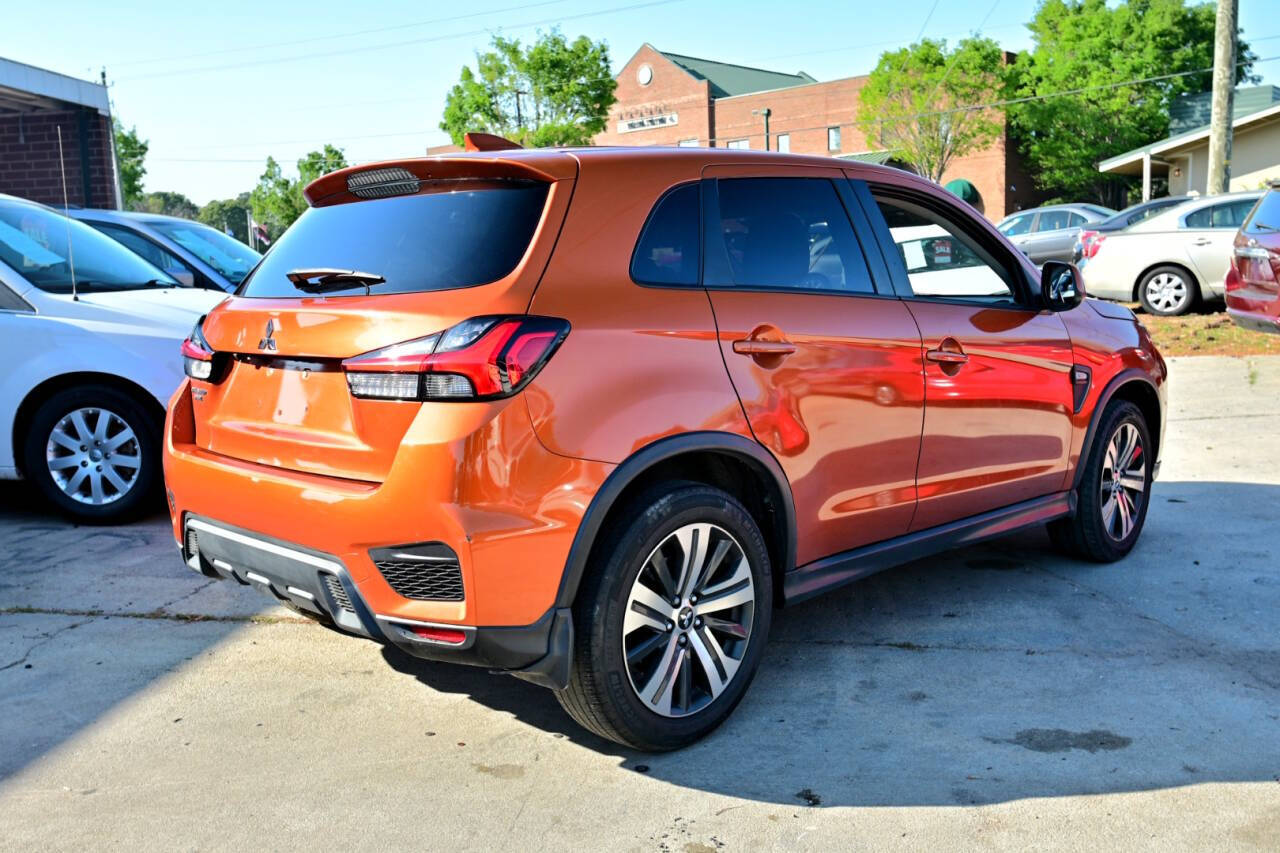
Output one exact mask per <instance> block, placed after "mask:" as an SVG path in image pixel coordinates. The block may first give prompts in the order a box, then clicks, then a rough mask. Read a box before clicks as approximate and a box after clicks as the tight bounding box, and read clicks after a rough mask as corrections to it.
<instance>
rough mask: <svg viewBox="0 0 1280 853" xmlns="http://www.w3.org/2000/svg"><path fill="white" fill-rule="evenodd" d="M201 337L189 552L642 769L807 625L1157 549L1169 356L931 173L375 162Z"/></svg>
mask: <svg viewBox="0 0 1280 853" xmlns="http://www.w3.org/2000/svg"><path fill="white" fill-rule="evenodd" d="M306 194H307V198H308V200H309V202H310V204H311V208H312V209H310V210H308V211H307V212H306V213H305V214H304V215H303V216H302V217H301V218H300V219H299V220H298V222H297V223H296V224H295V225H293V227H291V228H290V229H289V230H288V232H286V233H285V235H284V236H283V237H282V238H281V239H280V241H279V242H278V244H277V245H276V246H275V247H274V248H272V249H271V251H270V252H269V253H268V254H267V255H266V257H265V258H264V259H263V260H262V262H261V263H260V265H259V266H258V267H257V268H256V269H255V270H254V271H253V272H252V274H251V275H250V276H249V277H248V278H247V279H246V281H245V282H244V283H243V285H241V287H240V288H239V289H238V290H237V291H236V293H235V294H234V295H233V296H231V297H229V298H228V299H227V300H226V301H225V302H223V303H222V304H221V305H219V306H218V307H217V308H216V309H214V310H213V311H211V312H210V313H209V315H208V316H207V317H204V318H202V320H201V322H200V323H198V324H197V325H196V328H195V329H194V330H193V331H192V334H191V337H190V338H189V339H188V340H187V341H186V342H185V343H184V344H183V355H184V359H185V365H186V373H187V377H188V378H187V380H186V381H185V382H184V384H183V385H182V387H181V388H180V389H179V390H178V392H177V394H176V395H175V396H174V398H173V400H172V402H171V404H170V407H169V416H168V422H167V425H166V434H165V436H166V452H165V473H166V479H167V484H168V498H169V505H170V509H171V512H172V518H173V529H174V534H175V536H176V538H177V540H178V542H179V545H180V547H181V548H182V552H183V555H184V557H185V559H186V561H187V563H188V565H190V566H191V568H193V569H195V570H197V571H199V572H203V573H204V574H206V575H208V576H210V577H225V578H234V579H235V580H237V581H239V582H241V583H244V584H249V585H252V586H254V587H257V588H258V589H260V590H261V591H262V592H264V593H266V594H268V595H269V596H271V597H273V598H274V599H276V600H278V601H281V602H283V603H285V604H287V605H289V606H291V607H294V608H296V609H298V610H299V611H302V612H304V613H307V614H310V615H312V616H314V617H315V618H317V619H319V620H321V621H322V622H325V623H327V624H329V625H331V626H332V627H334V628H337V629H339V630H341V631H345V632H348V633H351V634H357V635H360V636H364V637H369V638H372V639H375V640H378V641H380V642H384V643H390V644H393V645H395V646H397V647H399V648H401V649H403V650H404V651H406V652H407V653H409V654H411V655H416V656H418V657H422V658H429V659H432V660H440V661H453V662H458V663H469V664H475V665H479V666H484V667H487V668H490V669H497V670H505V671H508V672H511V673H513V674H514V675H516V676H518V677H521V678H524V679H527V680H529V681H533V682H535V683H538V684H541V685H545V686H547V687H550V688H553V689H554V690H556V692H557V695H558V696H559V697H560V701H561V703H562V704H563V705H564V707H565V709H566V710H567V711H568V712H569V713H570V714H571V715H572V716H573V717H574V718H575V719H576V720H577V721H578V722H580V723H581V724H582V725H584V726H585V727H587V728H588V729H590V730H592V731H594V732H596V733H598V734H600V735H602V736H604V737H606V738H611V739H613V740H616V741H618V742H621V743H624V744H628V745H631V746H634V747H637V748H640V749H647V750H661V749H671V748H675V747H679V746H681V745H684V744H687V743H689V742H691V741H692V740H694V739H696V738H698V737H700V736H701V735H703V734H705V733H707V732H708V731H710V730H711V729H713V728H714V727H715V726H716V725H718V724H719V723H720V722H721V721H723V720H724V719H725V718H726V717H727V716H728V714H729V713H730V712H731V711H732V709H733V708H734V706H735V705H736V704H737V703H738V701H739V700H740V699H741V698H742V696H743V693H744V691H745V690H746V689H747V685H748V683H749V682H750V680H751V678H752V676H753V674H754V672H755V670H756V667H757V665H758V663H759V660H760V655H761V651H762V649H763V647H764V644H765V640H766V638H767V635H768V632H769V623H770V618H771V614H772V611H773V609H774V608H775V607H778V606H782V605H785V604H791V603H794V602H797V601H802V600H804V599H807V598H809V597H810V596H813V595H815V594H817V593H819V592H822V591H825V590H828V589H832V588H834V587H838V586H841V585H843V584H845V583H848V582H850V581H853V580H855V579H858V578H861V577H865V576H867V575H869V574H871V573H873V572H876V571H879V570H881V569H884V568H888V567H890V566H892V565H894V564H896V563H901V562H904V561H907V560H910V559H915V558H918V557H920V556H922V555H926V554H929V553H932V552H936V551H939V550H941V549H944V548H948V547H952V546H957V545H963V544H967V543H971V542H975V541H977V540H980V539H984V538H988V537H992V536H997V535H1001V534H1004V533H1007V532H1009V531H1011V530H1015V529H1017V528H1021V527H1026V526H1030V525H1040V524H1048V525H1049V527H1050V530H1051V531H1052V534H1053V538H1054V540H1055V541H1056V542H1057V543H1058V544H1060V545H1061V546H1063V547H1065V548H1067V549H1069V550H1070V551H1072V552H1073V553H1076V554H1078V555H1081V556H1083V557H1087V558H1091V559H1094V560H1103V561H1109V560H1116V559H1118V558H1120V557H1122V556H1124V555H1125V554H1126V553H1127V552H1128V551H1129V549H1130V548H1132V547H1133V545H1134V542H1135V541H1136V539H1137V537H1138V535H1139V533H1140V531H1141V529H1142V525H1143V519H1144V517H1145V515H1146V511H1147V506H1148V503H1149V494H1150V488H1151V484H1152V481H1153V478H1154V476H1155V474H1156V471H1157V468H1158V459H1159V448H1160V438H1161V435H1162V433H1163V421H1164V410H1165V405H1164V380H1165V375H1166V374H1165V365H1164V362H1163V360H1162V359H1161V357H1160V355H1159V353H1158V352H1157V351H1156V349H1155V347H1154V346H1153V345H1152V343H1151V339H1150V338H1149V337H1148V335H1147V333H1146V330H1145V329H1144V328H1143V327H1142V326H1141V325H1140V324H1139V323H1138V322H1137V321H1136V320H1135V318H1134V316H1133V314H1132V313H1131V312H1129V311H1128V310H1127V309H1125V308H1122V307H1118V306H1115V305H1111V304H1108V303H1103V302H1096V301H1093V300H1085V299H1084V294H1083V292H1082V290H1081V284H1080V281H1079V276H1078V273H1076V272H1075V270H1074V268H1073V267H1071V266H1069V265H1067V264H1062V263H1047V264H1045V266H1044V269H1043V271H1041V270H1038V269H1037V268H1036V267H1034V266H1032V265H1031V264H1030V262H1029V261H1028V260H1027V259H1026V258H1025V257H1024V256H1023V255H1022V253H1020V252H1019V251H1018V250H1017V249H1016V248H1014V247H1013V246H1012V245H1010V244H1009V243H1008V242H1007V241H1006V240H1005V239H1004V238H1002V237H1001V236H1000V234H999V233H998V232H997V231H996V230H995V229H994V228H993V227H992V226H991V225H990V224H988V223H987V222H986V221H985V220H983V219H982V218H981V217H980V216H979V215H977V213H976V212H975V211H974V210H973V209H972V208H970V207H968V206H967V205H965V204H963V203H962V202H960V201H959V200H957V199H956V198H955V197H953V196H951V195H948V194H946V193H945V192H943V191H941V190H940V189H939V188H938V187H937V186H936V185H934V184H932V183H929V182H927V181H925V180H922V179H920V178H917V177H915V176H913V175H910V174H908V173H906V172H903V171H899V170H895V169H888V168H880V167H874V166H869V165H861V164H853V163H844V162H840V161H835V160H831V159H829V158H826V157H801V156H790V155H778V154H768V153H763V154H762V153H756V152H750V151H724V150H705V149H704V150H695V149H689V150H685V149H677V148H666V149H642V148H628V149H582V150H540V151H520V150H502V151H478V152H473V153H466V154H460V155H449V156H444V157H439V158H425V159H411V160H404V161H396V162H391V163H382V164H377V165H371V166H359V167H353V168H349V169H345V170H343V171H340V172H335V173H333V174H330V175H327V176H325V177H323V178H320V179H319V180H317V181H315V182H314V183H312V184H311V185H310V186H309V187H308V188H307V191H306Z"/></svg>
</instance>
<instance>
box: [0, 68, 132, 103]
mask: <svg viewBox="0 0 1280 853" xmlns="http://www.w3.org/2000/svg"><path fill="white" fill-rule="evenodd" d="M68 106H71V107H76V106H80V107H91V108H93V109H96V110H97V111H98V112H100V113H101V114H102V115H104V116H105V115H110V114H111V107H110V105H109V103H108V100H107V87H106V86H103V85H101V84H100V83H90V82H89V81H88V80H79V79H77V78H75V77H68V76H67V75H65V74H58V73H57V72H55V71H46V70H45V69H43V68H36V67H35V66H34V65H25V64H23V63H21V62H14V61H13V60H12V59H5V58H3V57H0V115H5V114H12V113H33V112H45V111H50V110H65V109H67V108H68Z"/></svg>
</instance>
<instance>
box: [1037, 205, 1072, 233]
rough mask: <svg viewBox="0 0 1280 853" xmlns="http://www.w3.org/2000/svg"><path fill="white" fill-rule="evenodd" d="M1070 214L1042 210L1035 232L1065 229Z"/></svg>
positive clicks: (1062, 211) (1061, 211)
mask: <svg viewBox="0 0 1280 853" xmlns="http://www.w3.org/2000/svg"><path fill="white" fill-rule="evenodd" d="M1070 216H1071V214H1070V213H1069V212H1068V211H1065V210H1042V211H1041V212H1040V221H1039V222H1037V223H1036V231H1057V230H1059V229H1061V228H1066V227H1067V224H1068V222H1069V218H1070Z"/></svg>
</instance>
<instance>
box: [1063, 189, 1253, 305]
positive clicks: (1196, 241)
mask: <svg viewBox="0 0 1280 853" xmlns="http://www.w3.org/2000/svg"><path fill="white" fill-rule="evenodd" d="M1261 197H1262V191H1261V190H1254V191H1250V192H1240V193H1227V194H1224V195H1215V196H1208V197H1206V198H1200V199H1195V200H1193V201H1189V202H1186V203H1185V204H1180V205H1178V206H1177V207H1174V208H1171V209H1169V210H1166V211H1164V212H1163V213H1158V214H1156V215H1155V216H1152V217H1151V218H1150V219H1146V220H1143V221H1142V222H1139V223H1138V224H1137V225H1133V226H1130V227H1129V228H1126V229H1125V230H1123V231H1118V232H1113V233H1108V234H1100V235H1099V236H1098V237H1097V238H1095V240H1096V246H1097V248H1096V250H1095V253H1094V255H1093V257H1091V258H1089V259H1088V260H1087V261H1085V262H1084V263H1083V264H1082V271H1083V272H1084V283H1085V290H1086V291H1088V293H1089V295H1090V296H1098V297H1101V298H1103V299H1115V300H1119V301H1121V302H1141V303H1142V307H1143V308H1144V309H1146V311H1147V312H1148V313H1150V314H1161V315H1165V316H1172V315H1175V314H1185V313H1187V312H1188V311H1190V310H1191V309H1192V308H1194V307H1195V306H1196V304H1197V303H1199V302H1200V301H1201V300H1211V299H1221V298H1222V295H1223V293H1224V292H1225V289H1226V285H1225V279H1226V275H1227V265H1228V263H1229V262H1230V257H1231V245H1232V241H1233V240H1234V239H1235V236H1236V231H1237V230H1238V229H1239V228H1240V224H1241V223H1242V222H1244V220H1245V218H1246V217H1247V216H1248V215H1249V211H1250V210H1252V209H1253V206H1254V204H1256V203H1257V201H1258V199H1259V198H1261Z"/></svg>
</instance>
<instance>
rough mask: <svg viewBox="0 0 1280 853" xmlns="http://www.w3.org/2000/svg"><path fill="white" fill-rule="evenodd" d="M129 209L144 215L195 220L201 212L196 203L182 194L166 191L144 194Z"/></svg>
mask: <svg viewBox="0 0 1280 853" xmlns="http://www.w3.org/2000/svg"><path fill="white" fill-rule="evenodd" d="M129 209H130V210H139V211H142V212H144V213H162V214H164V215H165V216H181V217H182V218H183V219H195V218H196V214H198V213H199V212H200V208H199V207H197V206H196V203H195V202H193V201H192V200H191V199H189V198H187V197H186V196H185V195H183V194H182V193H175V192H168V191H165V190H159V191H157V192H152V193H143V194H142V196H141V197H140V198H138V199H136V200H135V201H134V202H133V203H132V204H130V205H129Z"/></svg>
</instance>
